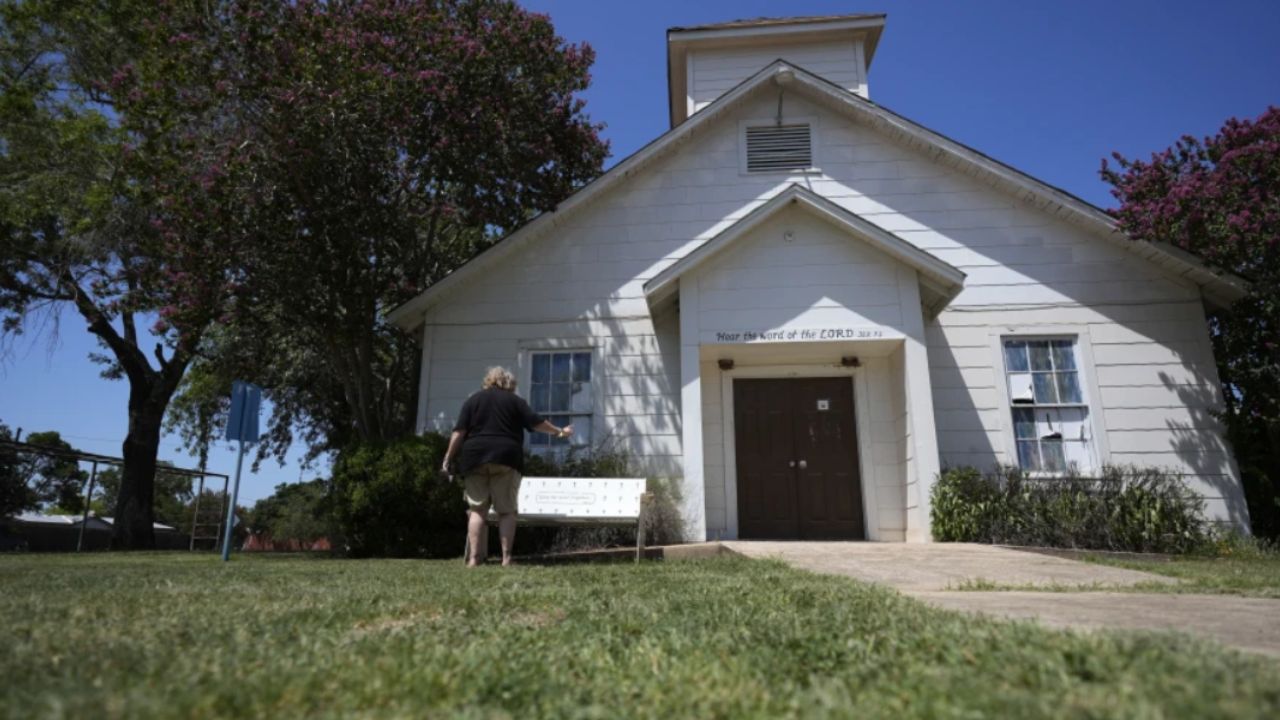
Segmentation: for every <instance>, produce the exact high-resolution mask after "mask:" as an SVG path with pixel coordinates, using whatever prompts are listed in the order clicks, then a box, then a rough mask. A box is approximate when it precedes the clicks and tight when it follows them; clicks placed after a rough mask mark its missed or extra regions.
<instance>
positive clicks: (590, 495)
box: [462, 477, 652, 561]
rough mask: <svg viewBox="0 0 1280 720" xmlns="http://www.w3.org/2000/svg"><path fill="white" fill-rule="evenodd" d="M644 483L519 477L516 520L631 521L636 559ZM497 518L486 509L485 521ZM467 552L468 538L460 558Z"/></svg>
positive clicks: (641, 549)
mask: <svg viewBox="0 0 1280 720" xmlns="http://www.w3.org/2000/svg"><path fill="white" fill-rule="evenodd" d="M645 484H646V481H645V479H644V478H549V477H526V478H524V479H523V480H521V481H520V496H519V500H518V505H519V507H518V509H519V514H518V516H517V518H518V522H519V524H521V525H538V526H544V525H545V526H561V525H582V526H596V527H611V526H622V527H625V526H630V525H635V526H636V560H637V561H639V560H640V558H641V557H642V556H643V555H644V530H645V525H644V523H645V515H646V511H647V506H648V505H649V503H650V502H651V501H652V496H651V495H650V494H649V493H648V492H646V490H645ZM497 520H498V514H497V513H495V512H494V511H493V510H490V511H489V522H491V523H493V522H497ZM485 550H487V548H485ZM469 553H470V538H468V540H467V545H466V546H465V547H464V549H463V554H462V557H463V560H464V561H465V560H466V557H467V555H468V554H469ZM480 554H481V555H482V556H484V555H487V552H481V553H480Z"/></svg>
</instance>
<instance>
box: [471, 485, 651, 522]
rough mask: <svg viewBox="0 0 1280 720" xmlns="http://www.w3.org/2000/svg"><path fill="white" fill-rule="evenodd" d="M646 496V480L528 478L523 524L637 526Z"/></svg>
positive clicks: (523, 496)
mask: <svg viewBox="0 0 1280 720" xmlns="http://www.w3.org/2000/svg"><path fill="white" fill-rule="evenodd" d="M644 492H645V479H644V478H549V477H526V478H524V479H523V480H522V481H521V482H520V500H519V504H520V507H519V510H520V520H521V521H522V522H538V521H554V522H555V523H557V524H559V523H575V522H580V523H610V522H619V523H629V522H635V520H636V519H637V518H639V517H640V497H641V496H642V495H643V494H644ZM490 514H492V513H490Z"/></svg>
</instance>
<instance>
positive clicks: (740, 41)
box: [667, 13, 885, 127]
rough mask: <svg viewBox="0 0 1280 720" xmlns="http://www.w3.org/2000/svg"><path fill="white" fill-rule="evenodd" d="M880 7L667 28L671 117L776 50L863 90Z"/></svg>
mask: <svg viewBox="0 0 1280 720" xmlns="http://www.w3.org/2000/svg"><path fill="white" fill-rule="evenodd" d="M884 20H885V16H884V14H882V13H881V14H860V15H824V16H819V17H794V18H757V19H754V20H734V21H732V22H725V23H716V24H713V25H699V26H695V27H675V28H671V29H669V30H667V88H668V92H669V97H670V103H671V125H672V127H675V126H676V125H679V124H680V123H682V122H684V121H685V119H687V118H688V117H689V116H690V115H692V114H694V113H695V112H697V111H698V110H700V109H702V108H703V107H706V106H707V105H709V104H711V103H712V102H713V101H714V100H715V99H716V98H718V97H720V96H721V95H722V94H724V93H725V92H726V91H728V90H730V89H732V88H733V86H734V85H737V84H738V83H740V82H742V81H743V80H745V79H746V78H748V77H750V76H751V75H753V74H754V73H755V72H757V71H758V70H760V69H761V68H763V67H764V66H765V65H768V64H769V63H771V62H773V61H774V60H777V59H779V58H781V59H783V60H786V61H788V62H790V63H792V64H794V65H797V66H799V67H802V68H804V69H805V70H808V71H809V72H812V73H814V74H815V75H818V76H820V77H823V78H826V79H827V80H830V81H831V82H833V83H835V84H837V85H839V86H840V87H843V88H845V89H847V90H849V91H851V92H855V93H857V94H859V95H861V96H863V97H867V68H869V67H870V66H871V57H872V56H873V55H874V54H875V51H876V45H877V44H878V43H879V41H880V33H881V31H883V29H884Z"/></svg>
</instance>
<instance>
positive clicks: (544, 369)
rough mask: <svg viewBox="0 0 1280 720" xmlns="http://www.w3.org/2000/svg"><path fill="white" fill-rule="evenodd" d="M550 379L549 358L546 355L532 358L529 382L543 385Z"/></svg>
mask: <svg viewBox="0 0 1280 720" xmlns="http://www.w3.org/2000/svg"><path fill="white" fill-rule="evenodd" d="M550 378H551V356H550V355H548V354H546V353H537V354H536V355H534V356H533V373H532V375H531V377H530V380H531V381H532V382H535V383H544V382H546V381H547V380H549V379H550Z"/></svg>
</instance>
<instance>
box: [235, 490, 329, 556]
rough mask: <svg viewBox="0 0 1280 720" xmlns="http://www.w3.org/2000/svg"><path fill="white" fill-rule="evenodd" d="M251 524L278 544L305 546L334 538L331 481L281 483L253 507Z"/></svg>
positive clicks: (258, 531)
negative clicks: (323, 539) (326, 538)
mask: <svg viewBox="0 0 1280 720" xmlns="http://www.w3.org/2000/svg"><path fill="white" fill-rule="evenodd" d="M249 525H250V527H251V528H252V532H253V534H254V535H258V536H261V537H263V538H266V539H270V540H272V541H274V542H277V543H285V544H289V543H297V544H301V545H305V544H307V543H310V542H312V541H314V540H318V539H320V538H324V537H334V536H335V535H336V530H337V528H336V527H335V523H334V522H333V520H332V508H331V506H330V499H329V483H328V482H326V481H325V480H312V481H310V482H299V483H281V484H279V485H277V486H276V491H275V492H274V493H272V494H271V495H270V496H269V497H265V498H263V499H261V500H259V501H258V502H257V503H256V504H254V506H253V511H252V514H251V515H250V519H249Z"/></svg>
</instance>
